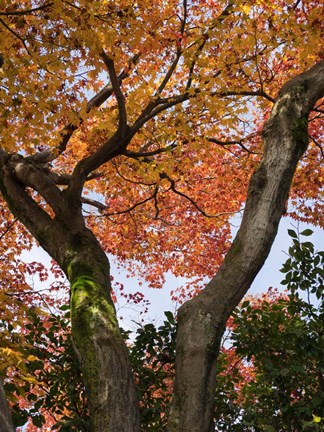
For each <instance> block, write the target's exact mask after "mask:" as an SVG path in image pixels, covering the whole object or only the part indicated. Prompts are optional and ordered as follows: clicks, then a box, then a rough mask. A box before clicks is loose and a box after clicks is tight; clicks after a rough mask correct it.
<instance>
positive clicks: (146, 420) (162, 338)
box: [130, 312, 176, 432]
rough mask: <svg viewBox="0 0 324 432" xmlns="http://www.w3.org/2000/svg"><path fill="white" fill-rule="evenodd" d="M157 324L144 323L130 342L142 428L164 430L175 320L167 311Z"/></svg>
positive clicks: (173, 348)
mask: <svg viewBox="0 0 324 432" xmlns="http://www.w3.org/2000/svg"><path fill="white" fill-rule="evenodd" d="M165 316H166V319H165V320H164V322H163V324H162V325H160V326H159V327H158V328H156V326H155V325H154V324H152V323H151V324H146V325H145V326H143V327H140V328H138V329H137V332H136V337H135V339H134V341H133V342H131V344H130V352H131V359H132V365H133V370H134V372H135V377H136V378H135V380H136V384H137V388H138V392H139V400H140V414H141V425H142V430H145V431H147V432H158V431H161V432H162V431H163V430H165V427H166V420H167V417H166V415H165V413H166V411H167V409H168V406H169V403H170V401H171V395H172V382H173V378H174V363H175V339H176V321H175V319H174V317H173V314H172V313H171V312H165Z"/></svg>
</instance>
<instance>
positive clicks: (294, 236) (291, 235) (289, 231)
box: [288, 229, 298, 239]
mask: <svg viewBox="0 0 324 432" xmlns="http://www.w3.org/2000/svg"><path fill="white" fill-rule="evenodd" d="M288 234H289V235H290V237H292V238H295V239H297V238H298V236H297V233H296V231H294V230H292V229H289V230H288Z"/></svg>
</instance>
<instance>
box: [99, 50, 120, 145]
mask: <svg viewBox="0 0 324 432" xmlns="http://www.w3.org/2000/svg"><path fill="white" fill-rule="evenodd" d="M100 56H101V58H102V59H103V61H104V63H105V65H106V67H107V69H108V73H109V77H110V81H111V84H112V88H113V90H114V93H115V96H116V99H117V104H118V111H119V125H118V132H119V133H120V134H121V136H122V137H124V136H125V134H126V131H127V114H126V106H125V97H124V95H123V92H122V91H121V88H120V81H119V79H118V77H117V74H116V70H115V65H114V61H113V60H112V59H111V58H110V57H109V56H108V55H107V54H106V52H105V51H104V50H102V51H101V54H100Z"/></svg>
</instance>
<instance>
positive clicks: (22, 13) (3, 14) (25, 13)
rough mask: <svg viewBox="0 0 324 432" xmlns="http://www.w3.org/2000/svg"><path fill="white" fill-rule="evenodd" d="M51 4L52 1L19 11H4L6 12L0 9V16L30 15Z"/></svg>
mask: <svg viewBox="0 0 324 432" xmlns="http://www.w3.org/2000/svg"><path fill="white" fill-rule="evenodd" d="M53 4H54V3H48V4H44V5H43V6H39V7H36V8H33V9H25V10H21V11H6V12H1V11H0V16H15V15H16V16H17V15H30V14H32V13H34V12H37V11H39V10H44V9H47V8H48V7H50V6H53Z"/></svg>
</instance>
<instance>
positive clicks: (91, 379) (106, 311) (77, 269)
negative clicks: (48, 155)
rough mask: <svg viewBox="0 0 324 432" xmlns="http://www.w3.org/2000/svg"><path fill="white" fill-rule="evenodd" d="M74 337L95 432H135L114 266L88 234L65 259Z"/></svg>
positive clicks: (136, 425)
mask: <svg viewBox="0 0 324 432" xmlns="http://www.w3.org/2000/svg"><path fill="white" fill-rule="evenodd" d="M66 255H67V256H66V259H65V262H64V267H63V268H64V269H65V271H66V274H67V275H68V278H69V281H70V283H71V320H72V335H73V341H74V344H75V347H76V351H77V353H78V354H79V358H80V361H81V369H82V374H83V377H84V381H85V383H86V387H87V391H88V396H89V401H90V412H91V416H90V421H91V430H92V431H94V432H97V431H98V432H106V431H107V432H108V431H110V432H119V431H120V432H136V431H139V421H138V420H139V418H138V409H137V401H136V396H135V388H134V379H133V374H132V371H131V367H130V362H129V354H128V349H127V347H126V345H125V342H124V340H123V338H122V336H121V333H120V330H119V327H118V323H117V317H116V311H115V307H114V304H113V302H112V300H111V297H110V296H109V292H110V290H111V286H110V275H109V264H108V260H107V257H106V255H105V254H104V252H103V251H102V249H101V247H100V245H99V244H98V242H97V240H96V239H95V237H94V236H93V235H92V233H91V232H90V231H88V230H85V232H84V234H83V236H80V237H79V238H78V244H77V245H75V246H74V249H73V250H70V251H69V252H68V253H67V254H66Z"/></svg>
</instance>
